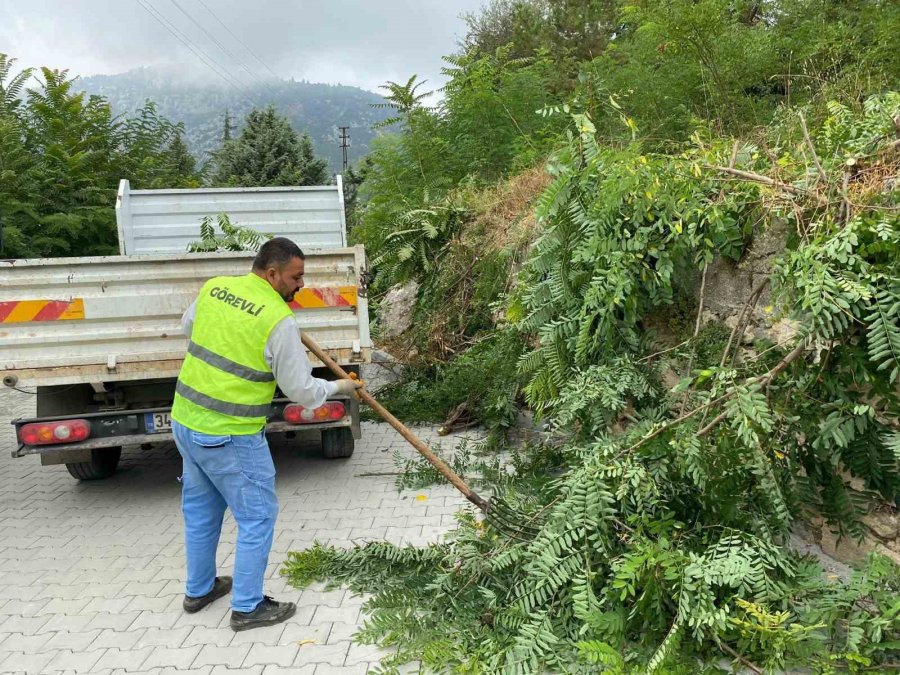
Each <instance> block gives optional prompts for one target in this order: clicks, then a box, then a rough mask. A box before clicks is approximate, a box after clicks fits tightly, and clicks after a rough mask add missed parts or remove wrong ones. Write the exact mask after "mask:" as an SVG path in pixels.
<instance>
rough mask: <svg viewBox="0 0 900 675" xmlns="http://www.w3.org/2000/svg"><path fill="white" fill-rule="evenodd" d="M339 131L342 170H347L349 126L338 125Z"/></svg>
mask: <svg viewBox="0 0 900 675" xmlns="http://www.w3.org/2000/svg"><path fill="white" fill-rule="evenodd" d="M338 129H340V131H341V135H340V141H341V152H342V153H343V156H344V172H346V171H347V150H348V149H349V148H350V133H349V131H350V127H338Z"/></svg>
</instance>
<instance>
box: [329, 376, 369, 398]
mask: <svg viewBox="0 0 900 675" xmlns="http://www.w3.org/2000/svg"><path fill="white" fill-rule="evenodd" d="M334 384H335V386H336V387H337V389H336V391H335V393H336V394H346V395H347V396H352V397H353V398H359V396H357V394H356V390H357V389H361V388H362V386H363V381H362V380H335V381H334Z"/></svg>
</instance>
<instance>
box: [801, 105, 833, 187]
mask: <svg viewBox="0 0 900 675" xmlns="http://www.w3.org/2000/svg"><path fill="white" fill-rule="evenodd" d="M800 128H801V129H803V139H804V140H805V141H806V145H807V147H809V151H810V152H811V153H812V159H813V164H815V165H816V171H818V172H819V180H820V181H822V182H823V183H827V182H828V176H827V175H826V174H825V169H823V168H822V162H820V161H819V156H818V155H817V154H816V148H815V146H814V145H813V142H812V139H811V138H810V137H809V129H807V128H806V118H805V117H804V116H803V113H802V112H801V113H800Z"/></svg>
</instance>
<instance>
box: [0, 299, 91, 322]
mask: <svg viewBox="0 0 900 675" xmlns="http://www.w3.org/2000/svg"><path fill="white" fill-rule="evenodd" d="M82 319H84V300H82V299H81V298H75V299H74V300H13V301H10V302H0V323H29V322H31V321H80V320H82Z"/></svg>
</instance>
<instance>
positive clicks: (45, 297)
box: [0, 247, 371, 387]
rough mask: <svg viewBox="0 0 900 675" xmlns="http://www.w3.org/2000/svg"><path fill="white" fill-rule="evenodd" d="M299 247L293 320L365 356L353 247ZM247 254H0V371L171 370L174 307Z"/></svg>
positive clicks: (23, 382)
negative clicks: (301, 272) (301, 279)
mask: <svg viewBox="0 0 900 675" xmlns="http://www.w3.org/2000/svg"><path fill="white" fill-rule="evenodd" d="M306 255H307V258H306V275H305V282H306V288H304V289H303V290H302V291H301V292H300V293H299V294H298V296H297V297H296V298H295V303H294V305H293V306H294V308H295V317H296V319H297V323H298V326H299V327H300V329H301V330H303V331H305V332H307V333H308V334H309V335H310V336H311V337H313V339H315V340H316V341H317V342H318V343H319V344H321V345H322V346H323V347H324V348H325V349H326V350H327V351H328V352H329V354H330V355H331V356H332V358H334V359H335V360H336V361H338V362H339V363H342V364H353V363H362V362H367V361H369V358H370V355H371V342H370V338H369V329H368V326H369V323H368V304H367V300H366V297H365V284H364V279H365V253H364V251H363V249H362V247H353V248H341V249H327V250H326V249H323V250H310V251H306ZM252 260H253V254H251V253H243V252H240V253H196V254H184V255H178V256H172V255H140V256H111V257H89V258H54V259H47V260H4V261H0V377H2V378H3V383H4V384H5V385H6V386H15V387H36V386H49V385H67V384H78V383H86V382H90V383H102V382H117V381H123V380H143V379H161V378H172V377H176V376H177V375H178V371H179V369H180V367H181V362H182V359H183V357H184V353H185V350H186V349H187V340H186V339H185V337H184V336H183V335H182V333H181V321H180V319H181V315H182V313H183V312H184V310H185V309H187V307H188V306H189V305H190V303H191V302H192V301H193V300H194V298H195V297H196V295H197V293H198V291H199V290H200V287H201V286H202V285H203V283H204V282H205V281H206V280H207V279H210V278H212V277H214V276H220V275H240V274H245V273H247V272H249V271H250V266H251V262H252ZM361 282H362V283H361ZM310 358H311V360H312V361H313V364H314V365H318V362H317V361H316V360H315V358H314V357H313V356H312V355H310Z"/></svg>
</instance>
